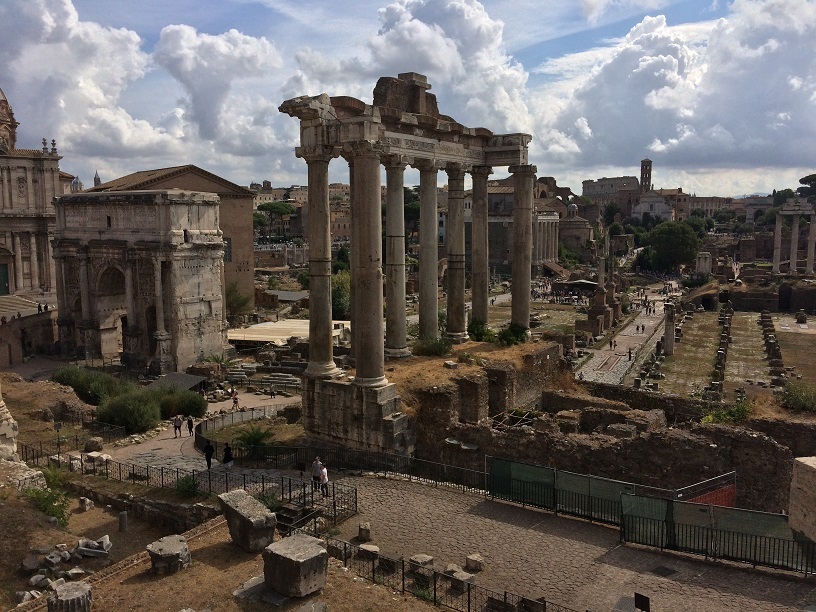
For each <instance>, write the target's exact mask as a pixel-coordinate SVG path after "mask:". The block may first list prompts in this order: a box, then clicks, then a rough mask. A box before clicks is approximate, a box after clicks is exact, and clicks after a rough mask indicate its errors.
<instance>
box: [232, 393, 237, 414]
mask: <svg viewBox="0 0 816 612" xmlns="http://www.w3.org/2000/svg"><path fill="white" fill-rule="evenodd" d="M232 409H233V410H238V392H237V391H235V390H234V389H233V391H232Z"/></svg>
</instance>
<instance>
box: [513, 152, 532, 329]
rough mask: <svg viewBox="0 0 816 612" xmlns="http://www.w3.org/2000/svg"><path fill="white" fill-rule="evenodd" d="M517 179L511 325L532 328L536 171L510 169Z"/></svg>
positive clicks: (515, 185)
mask: <svg viewBox="0 0 816 612" xmlns="http://www.w3.org/2000/svg"><path fill="white" fill-rule="evenodd" d="M509 170H510V173H511V174H512V175H513V187H514V191H515V196H514V197H515V202H514V205H513V285H512V293H513V304H512V314H511V319H510V320H511V322H512V323H513V324H515V325H518V326H519V327H523V328H524V329H529V328H530V281H531V276H532V274H531V269H530V266H531V264H532V249H533V240H532V238H533V236H532V233H533V186H534V184H535V173H536V170H537V169H536V167H535V166H533V165H530V164H523V165H518V166H510V168H509Z"/></svg>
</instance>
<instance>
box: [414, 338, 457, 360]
mask: <svg viewBox="0 0 816 612" xmlns="http://www.w3.org/2000/svg"><path fill="white" fill-rule="evenodd" d="M451 348H453V343H452V342H451V341H450V340H448V339H447V338H441V337H440V338H420V339H419V340H417V341H416V342H414V345H413V347H411V350H412V351H413V353H414V355H427V356H431V357H443V356H444V355H447V354H448V353H450V352H451Z"/></svg>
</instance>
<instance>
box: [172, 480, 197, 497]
mask: <svg viewBox="0 0 816 612" xmlns="http://www.w3.org/2000/svg"><path fill="white" fill-rule="evenodd" d="M176 489H177V490H178V492H179V493H180V494H181V495H182V497H195V496H196V495H198V494H199V493H200V487H199V484H198V481H197V480H196V479H195V476H192V475H191V476H182V477H181V478H179V479H178V480H177V481H176Z"/></svg>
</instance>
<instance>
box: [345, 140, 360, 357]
mask: <svg viewBox="0 0 816 612" xmlns="http://www.w3.org/2000/svg"><path fill="white" fill-rule="evenodd" d="M343 159H345V160H346V162H347V163H348V167H349V212H350V215H351V217H352V218H354V200H355V198H354V158H353V157H352V156H351V153H349V152H343ZM357 253H358V249H357V228H356V227H355V225H354V223H352V224H351V242H350V244H349V293H350V295H349V322H350V323H351V350H350V351H349V357H351V358H352V359H354V358H355V355H356V354H357V348H356V347H357V336H356V332H357V325H356V320H357V317H356V314H355V313H356V310H355V308H354V294H355V291H356V287H357V284H356V280H357V277H356V274H355V272H354V271H355V269H356V268H357Z"/></svg>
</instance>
